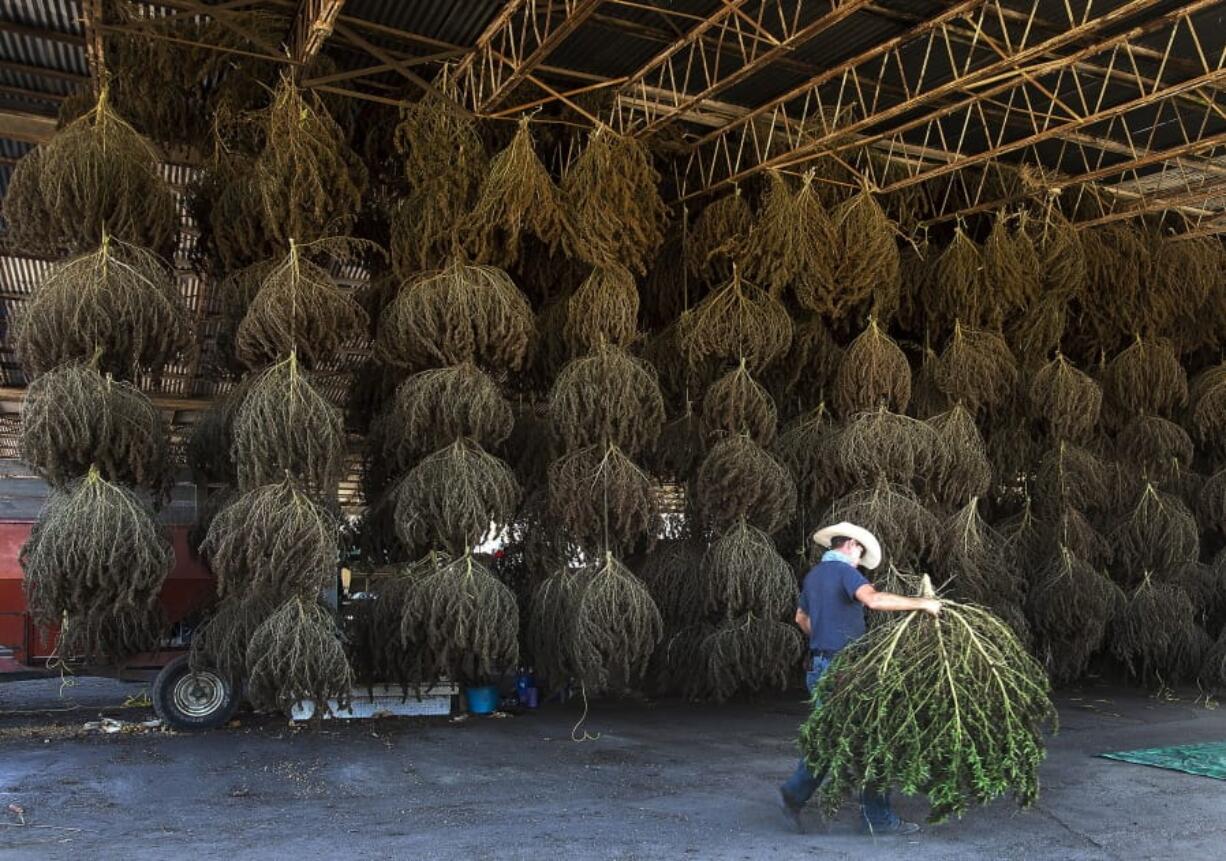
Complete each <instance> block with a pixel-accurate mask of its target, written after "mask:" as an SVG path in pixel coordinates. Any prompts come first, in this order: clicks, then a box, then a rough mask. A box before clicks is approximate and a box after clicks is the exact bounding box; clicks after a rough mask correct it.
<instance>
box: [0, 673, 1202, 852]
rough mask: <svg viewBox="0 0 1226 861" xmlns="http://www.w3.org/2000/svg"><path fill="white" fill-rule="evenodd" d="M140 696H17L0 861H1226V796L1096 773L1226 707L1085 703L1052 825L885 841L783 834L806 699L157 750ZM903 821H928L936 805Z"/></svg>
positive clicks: (278, 736)
mask: <svg viewBox="0 0 1226 861" xmlns="http://www.w3.org/2000/svg"><path fill="white" fill-rule="evenodd" d="M141 692H142V688H141V686H133V685H122V684H120V683H116V682H108V681H100V680H82V681H81V683H80V684H79V685H77V686H76V687H72V688H68V689H65V690H64V691H63V692H62V694H61V690H60V682H59V681H58V680H45V681H34V682H14V683H7V684H0V859H4V861H8V859H23V861H25V859H32V858H37V859H42V858H49V859H57V858H73V859H80V858H103V859H105V858H124V859H142V858H158V859H165V858H168V857H190V858H193V859H214V858H216V859H226V861H233V859H245V858H260V859H276V858H296V859H297V858H304V857H311V856H315V857H328V856H330V855H337V854H338V853H339V854H340V857H344V858H346V859H356V858H361V859H365V858H406V857H412V858H497V859H518V858H524V859H527V858H534V859H535V858H541V857H546V858H558V857H567V858H602V859H603V858H617V859H636V858H642V859H650V861H660V859H674V858H695V859H723V858H738V859H759V858H780V859H786V858H810V857H814V856H821V857H822V858H867V857H870V856H871V857H874V858H907V859H911V861H914V859H959V858H966V859H1015V858H1016V859H1023V858H1024V859H1105V858H1120V859H1133V858H1138V859H1139V858H1164V859H1165V858H1175V857H1178V858H1181V859H1201V858H1204V859H1220V858H1222V857H1223V846H1226V781H1217V780H1212V779H1209V778H1205V777H1195V776H1191V775H1186V774H1180V773H1178V772H1173V771H1164V770H1161V769H1156V768H1147V767H1144V766H1137V765H1129V764H1126V763H1121V762H1115V761H1111V760H1105V759H1101V758H1097V757H1095V754H1097V753H1102V752H1106V751H1117V750H1128V749H1133V748H1141V747H1156V746H1162V745H1169V744H1179V743H1194V742H1206V741H1216V740H1226V707H1224V708H1222V709H1216V708H1211V707H1206V704H1205V703H1204V702H1203V701H1200V702H1197V701H1194V700H1193V699H1192V698H1191V696H1189V697H1186V698H1184V699H1176V700H1170V699H1165V698H1164V699H1157V698H1153V697H1149V696H1146V695H1145V694H1144V693H1143V692H1138V691H1123V690H1119V689H1113V688H1107V687H1102V688H1093V689H1086V690H1082V691H1078V692H1072V693H1065V694H1063V695H1062V696H1061V697H1060V699H1059V706H1060V712H1061V728H1060V732H1059V734H1058V735H1057V736H1055V737H1054V738H1053V739H1051V742H1050V745H1049V755H1048V759H1047V762H1046V763H1045V764H1044V766H1043V772H1042V779H1043V789H1042V796H1041V798H1040V801H1039V803H1038V804H1037V805H1036V806H1035V807H1034V808H1033V809H1031V810H1028V811H1019V810H1018V809H1017V807H1016V805H1014V804H1013V803H1012V802H1010V801H1008V800H1002V801H999V802H997V803H994V804H992V805H990V806H988V807H985V808H981V809H976V810H973V811H971V813H970V814H968V815H967V816H966V817H965V818H964V819H963V820H961V821H958V822H951V823H948V824H944V825H939V826H926V827H925V829H924V831H923V832H921V833H920V834H918V835H914V836H912V837H907V838H894V837H884V838H876V839H873V838H868V837H863V836H861V835H860V834H859V833H858V831H857V827H856V826H857V821H856V813H855V811H854V810H853V809H852V808H851V806H850V805H849V806H848V807H847V808H845V809H844V810H843V811H842V812H841V814H840V815H839V816H838V817H837V818H836V819H835V820H834V821H831V822H825V821H823V820H822V818H821V817H820V816H819V815H818V814H817V813H816V812H812V813H806V815H805V822H806V826H807V831H808V833H806V834H804V835H797V834H795V833H789V831H788V830H787V829H786V827H785V823H784V821H783V819H782V817H781V815H780V814H779V811H778V809H777V808H776V794H775V793H776V786H777V785H778V784H779V783H780V782H781V781H782V780H783V779H784V778H785V777H786V776H787V775H788V773H789V772H790V771H791V769H792V768H793V766H794V763H795V758H796V752H795V736H796V728H797V726H798V725H799V723H800V721H801V720H802V718H803V716H804V711H805V706H804V704H803V703H802V702H801V701H800V698H799V696H797V697H793V698H783V699H776V700H769V701H766V702H761V703H756V704H734V705H724V706H702V705H693V704H688V703H680V702H674V701H665V702H655V703H644V702H635V703H629V702H624V703H618V702H608V701H598V702H594V703H592V705H591V710H590V713H589V714H588V717H587V721H586V724H585V725H584V726H583V727H581V728H580V729H579V731H578V732H577V733H573V730H574V725H575V722H576V721H577V720H578V718H579V717H580V713H581V705H580V704H578V703H569V704H566V705H563V706H550V707H548V708H543V709H541V710H538V711H535V712H529V713H525V714H521V715H515V716H508V717H505V718H501V719H500V718H469V719H467V720H462V721H452V720H450V719H448V718H395V719H382V720H371V721H362V722H336V723H327V724H325V725H324V726H323V727H322V728H321V729H317V730H312V729H306V728H301V727H295V726H291V725H289V723H288V722H287V721H286V720H285V719H284V718H280V717H275V716H256V715H252V714H242V715H240V716H239V718H238V720H237V722H236V723H235V724H234V725H232V726H231V727H230V728H227V729H224V730H220V731H217V732H212V733H205V734H199V735H186V734H176V733H171V732H167V731H163V730H159V729H150V728H146V727H141V726H140V723H141V722H142V721H146V720H148V719H149V718H151V717H152V712H151V710H150V709H149V708H148V707H146V706H143V705H141V703H143V702H144V700H143V699H142V698H141V697H140V694H141ZM125 702H126V705H125ZM102 718H110V719H111V721H112V722H110V723H109V726H110V727H111V728H113V729H114V728H120V729H121V731H118V732H113V733H107V732H105V731H103V728H102V727H101V726H100V725H98V724H99V723H100V722H101V719H102ZM87 724H90V728H89V729H86V725H87ZM585 733H586V738H587V740H585V741H580V742H576V741H574V740H572V737H574V738H584V737H585V735H584V734H585ZM895 808H896V809H897V810H898V812H899V813H901V814H902V815H904V816H905V817H906V818H909V819H915V820H919V821H922V820H923V817H924V816H925V813H926V806H925V804H924V802H923V800H922V799H912V798H897V799H896V803H895Z"/></svg>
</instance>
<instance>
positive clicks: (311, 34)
mask: <svg viewBox="0 0 1226 861" xmlns="http://www.w3.org/2000/svg"><path fill="white" fill-rule="evenodd" d="M344 6H345V0H302V2H301V3H300V4H299V6H298V12H297V14H296V15H295V16H294V20H293V23H291V24H290V28H289V40H288V41H289V55H290V58H291V59H293V60H294V61H295V62H297V63H300V64H301V65H303V66H305V65H307V64H309V63H310V62H311V61H312V60H314V59H315V57H316V55H318V54H319V51H320V49H321V48H323V46H324V42H326V41H327V40H328V37H329V36H331V35H332V28H333V27H334V26H335V25H336V19H337V17H338V16H339V15H340V14H341V9H342V8H344ZM300 68H301V67H300Z"/></svg>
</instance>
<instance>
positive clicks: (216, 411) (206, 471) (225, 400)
mask: <svg viewBox="0 0 1226 861" xmlns="http://www.w3.org/2000/svg"><path fill="white" fill-rule="evenodd" d="M250 384H251V378H250V377H247V378H245V379H243V380H241V381H239V382H238V383H237V384H235V385H233V386H231V387H230V388H229V389H228V390H227V391H226V392H225V393H223V394H221V395H218V396H217V397H216V398H214V399H213V402H212V403H211V404H209V407H208V409H206V410H205V411H204V412H203V413H201V415H200V418H198V419H197V420H196V422H195V423H194V424H193V425H192V430H191V436H189V437H188V440H187V465H188V467H190V468H191V471H192V475H193V476H196V483H197V484H207V483H213V484H230V485H233V484H236V483H237V482H238V472H237V467H236V466H235V465H234V451H233V445H234V419H235V417H236V416H237V415H238V408H239V406H240V405H241V404H242V402H243V398H244V397H245V396H246V394H247V389H248V387H249V386H250ZM201 478H203V479H204V481H201V480H200V479H201Z"/></svg>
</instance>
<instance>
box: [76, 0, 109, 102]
mask: <svg viewBox="0 0 1226 861" xmlns="http://www.w3.org/2000/svg"><path fill="white" fill-rule="evenodd" d="M81 29H82V30H83V31H84V33H85V58H86V60H87V62H88V63H89V83H90V86H91V87H92V88H93V91H94V97H95V98H97V97H98V95H99V94H100V93H101V92H102V88H103V86H105V85H106V52H105V51H104V50H103V45H102V0H81Z"/></svg>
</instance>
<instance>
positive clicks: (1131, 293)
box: [1081, 224, 1149, 352]
mask: <svg viewBox="0 0 1226 861" xmlns="http://www.w3.org/2000/svg"><path fill="white" fill-rule="evenodd" d="M1081 242H1082V245H1083V246H1084V247H1085V252H1086V267H1087V272H1086V279H1087V280H1086V286H1087V288H1088V289H1087V290H1086V291H1085V295H1084V296H1083V297H1082V300H1081V305H1082V316H1083V319H1084V321H1085V323H1086V324H1087V325H1086V328H1087V329H1088V330H1089V331H1090V332H1091V333H1092V338H1091V341H1092V344H1091V346H1092V347H1093V348H1094V351H1095V352H1100V351H1106V352H1115V351H1117V350H1119V349H1120V348H1122V347H1123V346H1125V345H1126V342H1127V336H1128V333H1130V332H1135V331H1140V330H1141V329H1142V328H1143V327H1147V325H1148V324H1147V323H1146V321H1145V313H1144V304H1145V299H1144V295H1143V294H1144V289H1145V288H1144V287H1143V286H1142V283H1141V281H1142V277H1143V273H1144V272H1146V271H1147V270H1148V268H1149V248H1148V247H1147V245H1146V242H1145V238H1144V236H1143V235H1142V234H1141V233H1140V232H1139V231H1138V230H1136V229H1135V228H1133V227H1131V226H1129V225H1126V224H1106V225H1102V226H1099V227H1094V228H1091V229H1089V230H1084V231H1082V233H1081Z"/></svg>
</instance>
